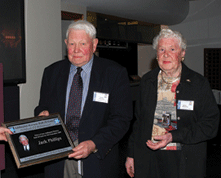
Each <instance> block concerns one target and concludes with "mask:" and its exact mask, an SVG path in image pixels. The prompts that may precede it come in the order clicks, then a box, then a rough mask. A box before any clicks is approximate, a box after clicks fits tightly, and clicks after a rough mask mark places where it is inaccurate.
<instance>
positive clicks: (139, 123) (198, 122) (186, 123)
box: [128, 64, 219, 178]
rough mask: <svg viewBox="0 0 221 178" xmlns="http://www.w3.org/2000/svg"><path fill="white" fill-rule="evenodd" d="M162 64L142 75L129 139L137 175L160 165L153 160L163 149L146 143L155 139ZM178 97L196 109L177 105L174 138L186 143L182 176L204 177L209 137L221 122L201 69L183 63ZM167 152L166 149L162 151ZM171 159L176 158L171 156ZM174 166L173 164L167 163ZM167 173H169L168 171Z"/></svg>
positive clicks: (144, 176)
mask: <svg viewBox="0 0 221 178" xmlns="http://www.w3.org/2000/svg"><path fill="white" fill-rule="evenodd" d="M159 70H160V69H159V68H156V69H154V70H152V71H151V72H148V73H147V74H145V75H144V76H143V77H142V80H141V84H140V96H139V99H138V102H137V104H136V113H135V114H136V118H137V120H136V121H135V123H134V130H133V133H132V135H131V137H130V139H129V149H128V150H129V152H128V156H129V157H132V158H134V161H135V177H136V178H147V177H151V176H150V172H151V171H152V172H154V173H155V175H154V176H153V175H152V177H155V178H157V177H158V176H157V175H156V174H157V173H158V172H159V171H161V170H162V169H161V170H159V169H157V170H156V169H153V168H152V169H151V168H150V163H153V164H155V165H156V164H157V163H156V159H152V158H153V157H154V156H156V154H158V152H159V151H160V150H157V151H153V150H151V149H149V148H148V147H147V146H146V141H147V140H149V139H151V134H152V127H153V121H154V113H155V108H156V104H157V76H158V73H159ZM178 100H186V101H194V110H179V109H177V118H178V121H177V127H178V129H177V130H175V131H171V133H172V137H173V141H174V142H178V143H181V144H182V150H181V155H180V160H181V161H180V164H179V165H180V169H179V173H180V177H179V178H202V177H204V176H205V170H206V141H207V140H209V139H211V138H213V137H215V136H216V134H217V131H218V126H219V109H218V107H217V104H216V102H215V99H214V96H213V93H212V91H211V88H210V85H209V82H208V81H207V80H206V79H205V78H204V77H203V76H201V75H199V74H198V73H196V72H194V71H192V70H190V69H189V68H187V66H186V65H184V64H182V74H181V80H180V84H179V85H178V86H177V88H176V103H177V102H178ZM161 152H165V151H161ZM171 159H173V158H172V157H171ZM166 166H170V165H165V168H166ZM165 175H166V174H165Z"/></svg>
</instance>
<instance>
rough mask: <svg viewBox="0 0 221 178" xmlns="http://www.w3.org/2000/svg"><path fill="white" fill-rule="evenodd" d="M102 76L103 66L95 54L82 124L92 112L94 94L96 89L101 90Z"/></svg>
mask: <svg viewBox="0 0 221 178" xmlns="http://www.w3.org/2000/svg"><path fill="white" fill-rule="evenodd" d="M101 76H102V68H100V67H99V62H98V59H97V57H96V56H94V61H93V65H92V69H91V77H90V83H89V88H88V93H87V98H86V101H85V104H84V110H83V112H82V117H81V121H80V124H82V123H83V122H84V121H85V119H86V118H87V117H88V114H89V113H91V110H92V109H93V94H94V91H99V90H100V87H101V79H100V78H101Z"/></svg>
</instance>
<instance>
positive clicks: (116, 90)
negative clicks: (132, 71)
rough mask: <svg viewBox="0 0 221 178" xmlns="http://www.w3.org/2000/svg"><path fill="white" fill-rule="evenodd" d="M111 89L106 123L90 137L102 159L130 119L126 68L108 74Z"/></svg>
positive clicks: (125, 128) (122, 133) (127, 126)
mask: <svg viewBox="0 0 221 178" xmlns="http://www.w3.org/2000/svg"><path fill="white" fill-rule="evenodd" d="M109 75H110V76H109V77H111V78H109V80H110V82H109V84H110V85H111V88H112V89H111V91H110V94H109V106H108V107H109V109H108V110H109V111H108V113H107V114H106V124H105V125H103V127H101V128H100V129H99V131H98V132H97V134H95V136H94V137H93V138H92V141H93V142H94V143H95V145H96V147H97V149H98V152H97V155H99V156H100V158H101V159H103V158H104V157H105V156H106V154H108V152H109V151H111V149H112V147H113V146H114V145H115V144H117V142H119V140H120V139H121V138H122V137H123V136H124V135H125V133H126V132H127V131H128V129H129V126H130V121H131V119H132V112H133V111H132V99H131V94H130V85H129V79H128V75H127V72H126V69H125V68H123V69H122V70H118V72H116V71H115V73H112V74H111V73H110V74H109Z"/></svg>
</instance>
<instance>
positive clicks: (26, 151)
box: [2, 114, 74, 168]
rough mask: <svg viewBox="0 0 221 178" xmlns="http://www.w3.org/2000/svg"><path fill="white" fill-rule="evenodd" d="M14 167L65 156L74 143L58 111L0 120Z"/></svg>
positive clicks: (70, 150)
mask: <svg viewBox="0 0 221 178" xmlns="http://www.w3.org/2000/svg"><path fill="white" fill-rule="evenodd" d="M2 126H4V127H6V128H9V129H10V130H11V131H12V132H13V134H12V135H10V134H7V133H6V137H7V139H8V142H9V145H10V148H11V150H12V154H13V156H14V159H15V162H16V165H17V167H18V168H22V167H27V166H31V165H34V164H39V163H43V162H46V161H50V160H54V159H58V158H63V157H66V156H67V155H68V154H69V153H71V152H72V149H73V148H74V145H73V143H72V141H71V138H70V136H69V133H68V131H67V129H66V127H65V125H64V123H63V121H62V119H61V117H60V115H59V114H52V115H49V116H47V117H41V116H40V117H33V118H28V119H21V120H18V121H12V122H4V123H2Z"/></svg>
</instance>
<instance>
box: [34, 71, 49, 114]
mask: <svg viewBox="0 0 221 178" xmlns="http://www.w3.org/2000/svg"><path fill="white" fill-rule="evenodd" d="M48 85H49V84H48V80H47V75H46V69H45V70H44V73H43V78H42V83H41V89H40V100H39V105H38V106H37V107H36V108H35V110H34V115H35V116H37V115H38V114H39V113H40V112H42V111H44V110H49V108H48V107H47V99H48V98H47V96H48V93H47V92H48V91H49V90H48Z"/></svg>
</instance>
